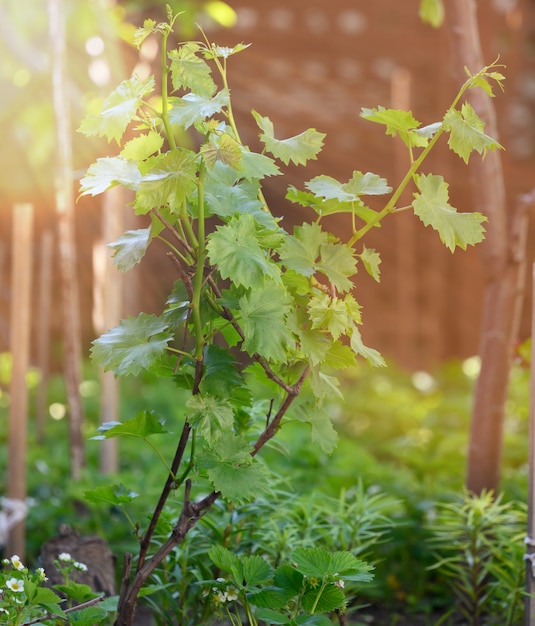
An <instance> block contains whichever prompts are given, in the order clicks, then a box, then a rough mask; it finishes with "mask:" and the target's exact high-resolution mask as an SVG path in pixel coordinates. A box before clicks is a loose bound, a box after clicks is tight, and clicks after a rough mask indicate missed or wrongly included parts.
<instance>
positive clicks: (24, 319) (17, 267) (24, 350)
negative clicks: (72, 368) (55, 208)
mask: <svg viewBox="0 0 535 626" xmlns="http://www.w3.org/2000/svg"><path fill="white" fill-rule="evenodd" d="M32 234H33V206H32V205H31V204H16V205H15V207H14V211H13V248H12V249H13V264H12V271H11V312H10V318H11V320H10V329H11V330H10V351H11V355H12V359H13V366H12V373H11V385H10V390H9V391H10V395H11V404H10V407H9V441H8V462H7V465H8V467H7V497H8V498H9V499H11V500H14V501H20V502H24V501H25V500H26V490H27V488H26V448H27V429H28V389H27V385H26V374H27V371H28V364H29V353H30V327H31V319H32V318H31V280H32V248H33V246H32ZM24 552H25V524H24V520H22V521H20V522H19V523H18V524H17V525H16V526H14V527H13V528H12V529H11V530H10V532H9V539H8V542H7V546H6V554H7V555H9V556H11V555H13V554H17V555H18V556H19V557H20V558H21V559H24Z"/></svg>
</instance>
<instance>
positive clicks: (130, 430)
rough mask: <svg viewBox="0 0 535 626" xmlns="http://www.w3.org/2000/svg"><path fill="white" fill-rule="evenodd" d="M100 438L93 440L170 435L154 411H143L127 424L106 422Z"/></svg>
mask: <svg viewBox="0 0 535 626" xmlns="http://www.w3.org/2000/svg"><path fill="white" fill-rule="evenodd" d="M98 431H99V433H101V435H100V436H97V437H93V439H102V438H103V439H111V438H112V437H123V436H132V437H139V438H141V439H146V438H147V437H149V436H150V435H166V434H168V433H169V431H168V430H166V429H165V428H164V426H163V422H162V421H161V420H160V419H158V417H157V416H156V414H155V413H153V412H152V411H141V412H139V413H137V415H136V416H135V417H133V418H132V419H129V420H127V421H126V422H106V423H104V424H102V425H101V426H99V428H98Z"/></svg>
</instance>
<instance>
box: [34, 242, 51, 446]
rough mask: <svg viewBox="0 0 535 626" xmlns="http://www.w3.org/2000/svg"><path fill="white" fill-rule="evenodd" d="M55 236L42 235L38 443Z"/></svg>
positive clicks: (42, 424)
mask: <svg viewBox="0 0 535 626" xmlns="http://www.w3.org/2000/svg"><path fill="white" fill-rule="evenodd" d="M52 244H53V235H52V232H51V231H50V230H45V231H44V232H43V234H42V235H41V251H40V255H39V296H38V297H39V306H38V307H37V308H38V311H39V325H38V328H37V330H38V333H37V365H38V367H39V371H40V372H41V378H40V380H39V387H38V388H37V399H36V416H37V417H36V421H37V441H38V442H39V443H40V444H42V443H44V440H45V423H46V415H47V406H46V392H47V387H48V375H49V360H50V320H51V308H52V264H53V258H54V251H53V247H52Z"/></svg>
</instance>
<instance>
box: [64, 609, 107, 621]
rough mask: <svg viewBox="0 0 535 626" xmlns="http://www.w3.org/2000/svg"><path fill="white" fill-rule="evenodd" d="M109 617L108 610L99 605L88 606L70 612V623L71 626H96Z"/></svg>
mask: <svg viewBox="0 0 535 626" xmlns="http://www.w3.org/2000/svg"><path fill="white" fill-rule="evenodd" d="M107 619H109V614H108V611H105V610H104V609H101V608H100V607H98V606H88V607H86V608H85V609H80V610H79V611H73V612H72V613H69V624H70V625H71V626H95V624H101V623H102V622H104V621H105V620H107Z"/></svg>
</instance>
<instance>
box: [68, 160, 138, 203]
mask: <svg viewBox="0 0 535 626" xmlns="http://www.w3.org/2000/svg"><path fill="white" fill-rule="evenodd" d="M140 182H141V173H140V171H139V169H138V166H137V164H136V163H134V162H133V161H127V160H126V159H124V158H123V157H120V156H117V157H102V158H100V159H97V160H96V162H95V163H93V164H92V165H90V166H89V168H88V170H87V172H86V175H85V176H84V177H83V178H82V180H81V182H80V190H81V194H80V195H82V196H88V195H91V196H96V195H98V194H100V193H103V192H104V191H106V190H107V189H110V188H111V187H115V186H116V185H122V186H123V187H126V189H131V190H134V191H135V190H136V189H138V187H139V183H140Z"/></svg>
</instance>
